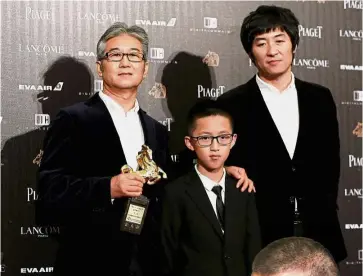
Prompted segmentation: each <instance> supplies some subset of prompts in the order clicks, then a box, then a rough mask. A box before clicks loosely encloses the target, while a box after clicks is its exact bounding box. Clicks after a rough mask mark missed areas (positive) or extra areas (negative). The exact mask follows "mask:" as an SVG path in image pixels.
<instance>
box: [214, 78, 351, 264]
mask: <svg viewBox="0 0 363 276" xmlns="http://www.w3.org/2000/svg"><path fill="white" fill-rule="evenodd" d="M295 85H296V89H297V95H298V105H299V118H300V124H299V132H298V138H297V144H296V148H295V153H294V156H293V158H292V160H291V158H290V156H289V154H288V152H287V149H286V147H285V145H284V142H283V140H282V138H281V136H280V134H279V132H278V129H277V128H276V126H275V123H274V121H273V119H272V117H271V115H270V113H269V110H268V108H267V106H266V104H265V102H264V100H263V97H262V94H261V92H260V90H259V88H258V85H257V83H256V79H255V77H253V78H252V79H251V80H250V81H248V82H247V83H246V84H244V85H241V86H238V87H236V88H234V89H232V90H231V91H229V92H227V93H226V94H224V95H222V96H221V97H220V98H219V101H220V102H221V103H222V104H224V105H225V107H226V108H227V109H228V110H229V112H230V113H231V114H232V116H233V118H234V121H235V133H237V134H238V139H237V143H236V145H235V146H234V148H233V149H232V151H231V154H230V157H229V159H228V162H227V163H228V164H233V165H237V166H242V167H244V168H246V170H247V174H248V176H249V177H250V178H251V179H252V180H253V181H254V183H255V186H256V204H257V210H258V213H259V218H260V225H261V232H262V241H263V245H264V246H265V245H266V244H268V243H270V242H271V241H274V240H276V239H279V238H282V237H287V236H292V235H293V211H294V206H293V204H291V197H292V196H295V197H298V198H299V206H298V208H299V210H300V212H301V218H302V221H303V225H304V235H305V236H307V237H310V238H312V239H314V240H317V241H319V242H320V243H322V244H323V245H324V246H325V247H327V248H328V249H329V250H330V251H331V253H332V254H333V256H334V258H335V260H337V261H340V260H342V259H344V258H345V257H346V254H347V253H346V249H345V245H344V241H343V237H342V233H341V230H340V226H339V221H338V217H337V209H338V207H337V194H338V184H339V176H340V154H339V150H340V145H339V131H338V122H337V114H336V107H335V103H334V100H333V97H332V95H331V93H330V91H329V89H327V88H325V87H323V86H320V85H317V84H312V83H308V82H304V81H301V80H299V79H297V78H296V79H295Z"/></svg>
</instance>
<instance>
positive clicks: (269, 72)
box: [252, 29, 293, 79]
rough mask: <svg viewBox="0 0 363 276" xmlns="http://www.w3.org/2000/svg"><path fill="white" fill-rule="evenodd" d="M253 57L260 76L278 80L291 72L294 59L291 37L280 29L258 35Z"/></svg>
mask: <svg viewBox="0 0 363 276" xmlns="http://www.w3.org/2000/svg"><path fill="white" fill-rule="evenodd" d="M252 55H253V57H254V62H255V65H256V67H257V69H258V72H259V74H260V75H262V76H263V77H266V78H269V79H270V78H272V79H274V78H277V77H279V76H282V75H284V74H286V73H290V71H291V63H292V58H293V49H292V43H291V39H290V37H289V35H288V34H287V33H286V32H285V31H283V30H280V29H275V30H273V31H271V32H268V33H264V34H260V35H257V36H256V37H255V38H254V40H253V43H252Z"/></svg>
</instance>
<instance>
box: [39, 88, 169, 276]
mask: <svg viewBox="0 0 363 276" xmlns="http://www.w3.org/2000/svg"><path fill="white" fill-rule="evenodd" d="M139 116H140V119H141V123H142V127H143V131H144V136H145V143H146V144H147V145H148V146H149V147H150V148H151V149H152V151H153V159H154V160H155V162H156V163H157V164H158V165H159V166H160V167H161V168H162V169H165V170H167V165H168V162H169V158H170V157H169V154H168V150H167V146H168V142H167V139H168V138H167V131H166V129H165V128H164V126H162V125H161V124H160V123H158V122H157V121H155V120H154V119H152V118H151V117H149V116H148V115H147V114H146V113H145V112H144V111H143V110H141V109H140V111H139ZM124 131H128V130H127V129H125V130H124ZM140 150H141V149H140ZM135 158H136V156H135ZM124 164H126V159H125V155H124V152H123V149H122V145H121V143H120V139H119V136H118V134H117V131H116V129H115V127H114V124H113V121H112V119H111V116H110V114H109V112H108V110H107V108H106V106H105V105H104V103H103V101H102V100H101V99H100V97H99V95H98V94H96V95H95V96H93V97H92V98H90V99H89V100H88V101H86V102H83V103H79V104H76V105H73V106H71V107H68V108H65V109H62V110H61V111H60V112H59V114H58V116H57V118H56V119H55V120H54V121H53V123H52V125H51V127H50V129H49V131H48V133H47V135H46V138H45V142H44V155H43V159H42V162H41V165H40V169H39V182H38V192H39V200H38V203H37V204H38V205H37V220H38V222H39V223H40V224H56V225H60V226H61V235H60V237H59V240H60V247H59V251H58V255H57V260H56V264H55V271H54V272H55V275H122V276H123V275H129V266H130V261H131V258H137V260H138V262H139V264H140V265H141V266H142V268H143V270H144V275H155V274H157V273H158V272H156V271H154V269H158V267H157V266H155V265H154V264H155V262H156V261H155V260H154V259H153V258H154V257H155V258H156V259H157V258H158V250H159V249H158V243H159V240H158V237H159V234H158V233H159V228H158V227H159V225H158V223H159V219H160V214H161V213H160V212H161V206H160V205H161V204H160V201H159V199H160V196H161V193H162V190H163V189H162V187H163V185H164V184H165V183H163V182H162V181H161V182H158V183H157V184H155V185H152V186H150V185H144V192H143V193H144V195H146V196H148V197H149V198H150V205H149V210H148V213H147V217H146V222H145V225H144V228H143V230H142V233H141V235H140V236H137V235H133V234H128V233H126V232H121V231H120V219H121V217H122V216H123V214H124V208H125V202H126V201H127V198H121V199H116V200H115V201H114V203H113V204H111V197H110V181H111V178H112V176H114V175H117V174H119V173H120V169H121V167H122V166H123V165H124ZM135 256H137V257H135Z"/></svg>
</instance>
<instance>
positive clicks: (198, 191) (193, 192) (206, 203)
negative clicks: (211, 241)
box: [186, 170, 223, 239]
mask: <svg viewBox="0 0 363 276" xmlns="http://www.w3.org/2000/svg"><path fill="white" fill-rule="evenodd" d="M186 181H187V184H188V185H187V190H186V191H187V194H188V195H189V196H190V198H191V199H192V200H193V201H194V203H195V205H196V206H197V208H198V209H199V210H200V212H201V213H202V214H203V215H204V216H205V217H206V218H207V220H208V221H209V223H210V224H211V226H212V227H213V229H214V230H215V232H216V233H217V235H218V236H219V237H220V238H221V239H223V233H222V229H221V226H220V225H219V222H218V219H217V216H216V214H215V212H214V210H213V207H212V204H211V202H210V200H209V197H208V195H207V193H206V191H205V188H204V186H203V183H202V181H201V180H200V178H199V176H198V175H197V173H196V171H195V170H193V171H192V172H190V173H189V174H188V177H187V178H186Z"/></svg>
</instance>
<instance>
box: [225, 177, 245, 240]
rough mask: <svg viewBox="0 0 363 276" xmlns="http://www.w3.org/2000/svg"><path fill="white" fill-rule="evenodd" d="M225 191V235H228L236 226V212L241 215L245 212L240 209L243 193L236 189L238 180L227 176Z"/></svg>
mask: <svg viewBox="0 0 363 276" xmlns="http://www.w3.org/2000/svg"><path fill="white" fill-rule="evenodd" d="M225 189H226V194H225V200H224V202H225V207H226V208H225V214H224V215H225V234H226V233H227V234H228V233H230V231H231V230H232V229H233V228H234V227H233V226H234V225H235V224H236V221H235V220H236V212H237V214H241V212H242V211H243V210H240V208H238V205H240V201H241V197H240V193H241V191H240V190H239V189H237V188H236V180H234V179H233V178H231V177H230V176H229V175H226V182H225Z"/></svg>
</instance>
